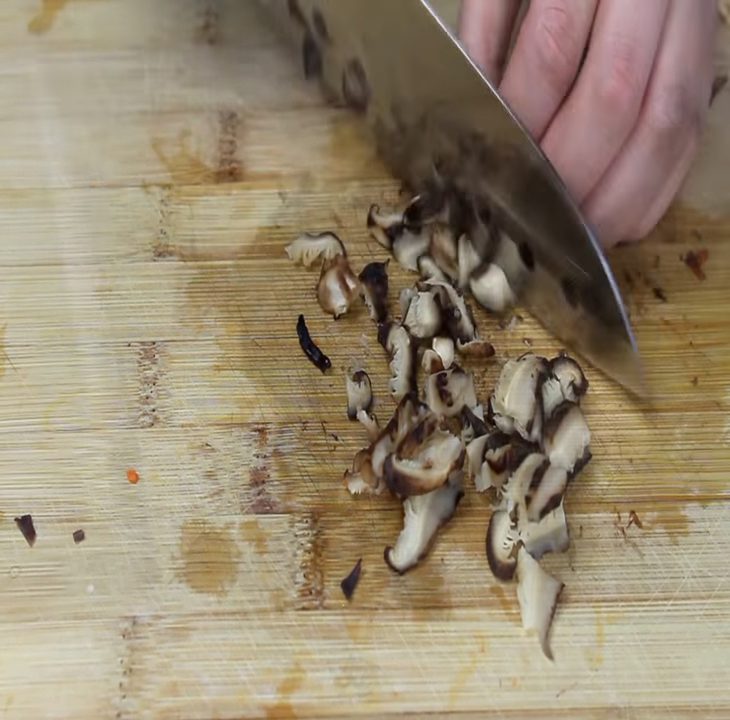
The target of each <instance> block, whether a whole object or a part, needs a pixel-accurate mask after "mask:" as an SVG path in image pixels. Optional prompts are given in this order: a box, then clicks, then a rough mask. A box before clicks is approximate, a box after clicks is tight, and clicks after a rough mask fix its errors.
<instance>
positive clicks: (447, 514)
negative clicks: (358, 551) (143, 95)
mask: <svg viewBox="0 0 730 720" xmlns="http://www.w3.org/2000/svg"><path fill="white" fill-rule="evenodd" d="M463 496H464V491H463V490H462V487H461V474H460V473H454V474H453V475H452V476H451V477H450V478H449V479H448V481H447V483H446V484H445V485H443V486H442V487H440V488H439V489H438V490H434V491H433V492H430V493H427V494H425V495H416V496H413V497H409V498H407V499H406V500H405V501H404V502H403V529H402V530H401V532H400V535H398V539H397V540H396V543H395V545H394V546H393V547H390V546H389V547H386V548H385V553H384V557H385V562H386V563H387V564H388V566H389V567H390V568H391V569H392V570H395V572H397V573H398V574H399V575H403V574H404V573H406V572H408V571H409V570H411V569H412V568H414V567H415V566H416V565H418V563H419V562H421V560H423V559H424V558H425V557H426V555H427V554H428V552H429V550H430V549H431V547H432V545H433V543H434V541H435V539H436V534H437V533H438V531H439V529H440V528H441V527H443V526H444V525H445V524H446V523H447V522H448V521H449V520H451V518H452V517H453V515H454V513H455V512H456V508H457V506H458V505H459V501H460V500H461V498H462V497H463Z"/></svg>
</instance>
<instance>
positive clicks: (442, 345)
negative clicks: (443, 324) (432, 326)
mask: <svg viewBox="0 0 730 720" xmlns="http://www.w3.org/2000/svg"><path fill="white" fill-rule="evenodd" d="M431 347H432V348H433V350H434V352H436V353H437V354H438V356H439V357H440V358H441V364H442V365H443V369H444V370H448V369H449V368H450V367H451V366H452V364H453V363H454V341H453V340H452V339H451V338H450V337H435V338H434V339H433V341H432V342H431Z"/></svg>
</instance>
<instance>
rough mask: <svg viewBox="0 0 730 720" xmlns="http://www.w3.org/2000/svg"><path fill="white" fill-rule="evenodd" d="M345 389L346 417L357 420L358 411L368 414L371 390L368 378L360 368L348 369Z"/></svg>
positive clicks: (371, 399)
mask: <svg viewBox="0 0 730 720" xmlns="http://www.w3.org/2000/svg"><path fill="white" fill-rule="evenodd" d="M345 386H346V388H347V417H348V418H349V419H350V420H355V419H357V414H358V412H359V411H360V410H365V412H368V411H369V410H370V408H371V407H372V404H373V388H372V385H371V384H370V376H369V375H368V374H367V373H366V372H365V371H364V370H363V369H362V368H348V370H347V374H346V375H345Z"/></svg>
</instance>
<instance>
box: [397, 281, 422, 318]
mask: <svg viewBox="0 0 730 720" xmlns="http://www.w3.org/2000/svg"><path fill="white" fill-rule="evenodd" d="M416 295H418V290H416V288H412V287H406V288H403V289H402V290H401V291H400V295H398V305H399V306H400V314H401V315H402V316H403V317H405V316H406V313H407V312H408V308H409V306H410V304H411V300H413V298H414V297H416Z"/></svg>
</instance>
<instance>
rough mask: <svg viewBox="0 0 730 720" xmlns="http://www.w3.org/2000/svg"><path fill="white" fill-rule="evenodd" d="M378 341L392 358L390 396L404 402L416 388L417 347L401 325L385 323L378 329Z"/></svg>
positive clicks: (389, 384)
mask: <svg viewBox="0 0 730 720" xmlns="http://www.w3.org/2000/svg"><path fill="white" fill-rule="evenodd" d="M378 340H379V342H380V344H381V345H382V346H383V347H384V348H385V351H386V352H387V353H388V356H389V357H390V373H391V378H390V381H389V383H388V388H389V390H390V394H391V395H392V396H393V397H394V398H395V400H397V401H400V400H402V399H403V398H404V397H405V396H406V395H407V394H408V393H409V392H411V391H412V390H413V389H414V388H415V384H416V347H415V344H414V342H413V339H412V338H411V335H410V333H409V332H408V330H406V329H405V328H404V327H403V325H401V324H400V323H395V322H390V323H384V324H382V325H380V326H379V328H378Z"/></svg>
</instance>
